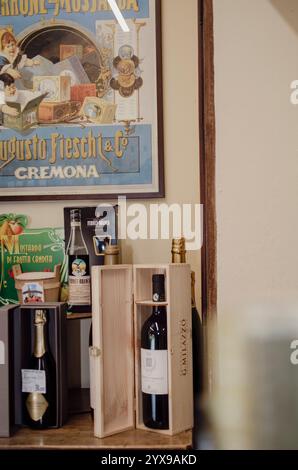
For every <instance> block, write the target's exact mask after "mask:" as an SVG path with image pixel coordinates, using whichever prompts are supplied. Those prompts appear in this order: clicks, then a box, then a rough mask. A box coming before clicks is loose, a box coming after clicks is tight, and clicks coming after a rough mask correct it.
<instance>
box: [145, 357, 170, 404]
mask: <svg viewBox="0 0 298 470" xmlns="http://www.w3.org/2000/svg"><path fill="white" fill-rule="evenodd" d="M141 367H142V392H143V393H148V394H149V395H167V394H168V393H169V391H168V390H169V389H168V351H167V350H166V349H162V350H157V351H154V350H151V349H141Z"/></svg>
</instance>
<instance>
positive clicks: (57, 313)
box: [0, 303, 68, 428]
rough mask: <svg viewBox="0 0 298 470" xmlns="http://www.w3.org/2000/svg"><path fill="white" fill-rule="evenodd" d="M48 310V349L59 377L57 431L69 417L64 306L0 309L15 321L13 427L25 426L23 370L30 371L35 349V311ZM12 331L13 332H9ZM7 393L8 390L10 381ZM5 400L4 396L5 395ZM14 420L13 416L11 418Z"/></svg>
mask: <svg viewBox="0 0 298 470" xmlns="http://www.w3.org/2000/svg"><path fill="white" fill-rule="evenodd" d="M37 309H45V310H47V312H48V322H49V323H48V329H49V331H48V333H49V347H50V350H51V353H52V355H53V357H54V360H55V364H56V377H57V386H56V393H57V410H56V424H55V426H54V427H55V428H59V427H61V426H62V425H63V424H64V423H65V422H66V419H67V415H68V384H67V364H66V362H67V331H66V328H67V324H66V322H67V317H66V312H67V306H66V304H62V303H47V304H44V303H43V304H35V305H32V304H31V305H17V306H16V305H9V306H7V307H5V308H2V309H0V310H1V311H2V315H5V312H6V317H8V318H9V317H12V318H13V320H12V322H13V334H11V333H10V341H11V342H13V363H12V361H10V374H11V373H12V372H11V371H12V370H13V386H14V391H13V390H12V385H11V386H10V389H9V391H8V392H7V393H8V395H9V400H10V401H12V400H14V412H13V415H14V424H16V425H23V424H24V420H23V410H22V391H21V390H22V373H21V371H22V369H26V368H28V365H29V363H30V358H31V355H32V352H33V347H34V323H33V320H34V311H35V310H37ZM10 330H11V329H10ZM6 383H7V385H6V387H5V389H7V388H8V381H7V382H6ZM3 396H5V395H3ZM11 416H12V415H11Z"/></svg>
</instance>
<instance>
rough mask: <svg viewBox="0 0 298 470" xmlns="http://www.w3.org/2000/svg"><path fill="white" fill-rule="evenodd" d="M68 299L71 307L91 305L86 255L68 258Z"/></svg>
mask: <svg viewBox="0 0 298 470" xmlns="http://www.w3.org/2000/svg"><path fill="white" fill-rule="evenodd" d="M68 269H69V271H68V272H69V276H68V284H69V299H68V302H69V303H70V304H72V305H90V304H91V279H90V268H89V256H88V255H77V256H75V255H70V256H69V265H68Z"/></svg>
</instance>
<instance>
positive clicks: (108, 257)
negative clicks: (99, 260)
mask: <svg viewBox="0 0 298 470" xmlns="http://www.w3.org/2000/svg"><path fill="white" fill-rule="evenodd" d="M119 255H120V249H119V246H118V245H108V246H107V247H106V250H105V265H114V264H119Z"/></svg>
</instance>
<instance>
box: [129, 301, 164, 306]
mask: <svg viewBox="0 0 298 470" xmlns="http://www.w3.org/2000/svg"><path fill="white" fill-rule="evenodd" d="M136 304H137V305H144V306H148V307H166V306H167V305H168V302H154V301H153V300H136Z"/></svg>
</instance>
